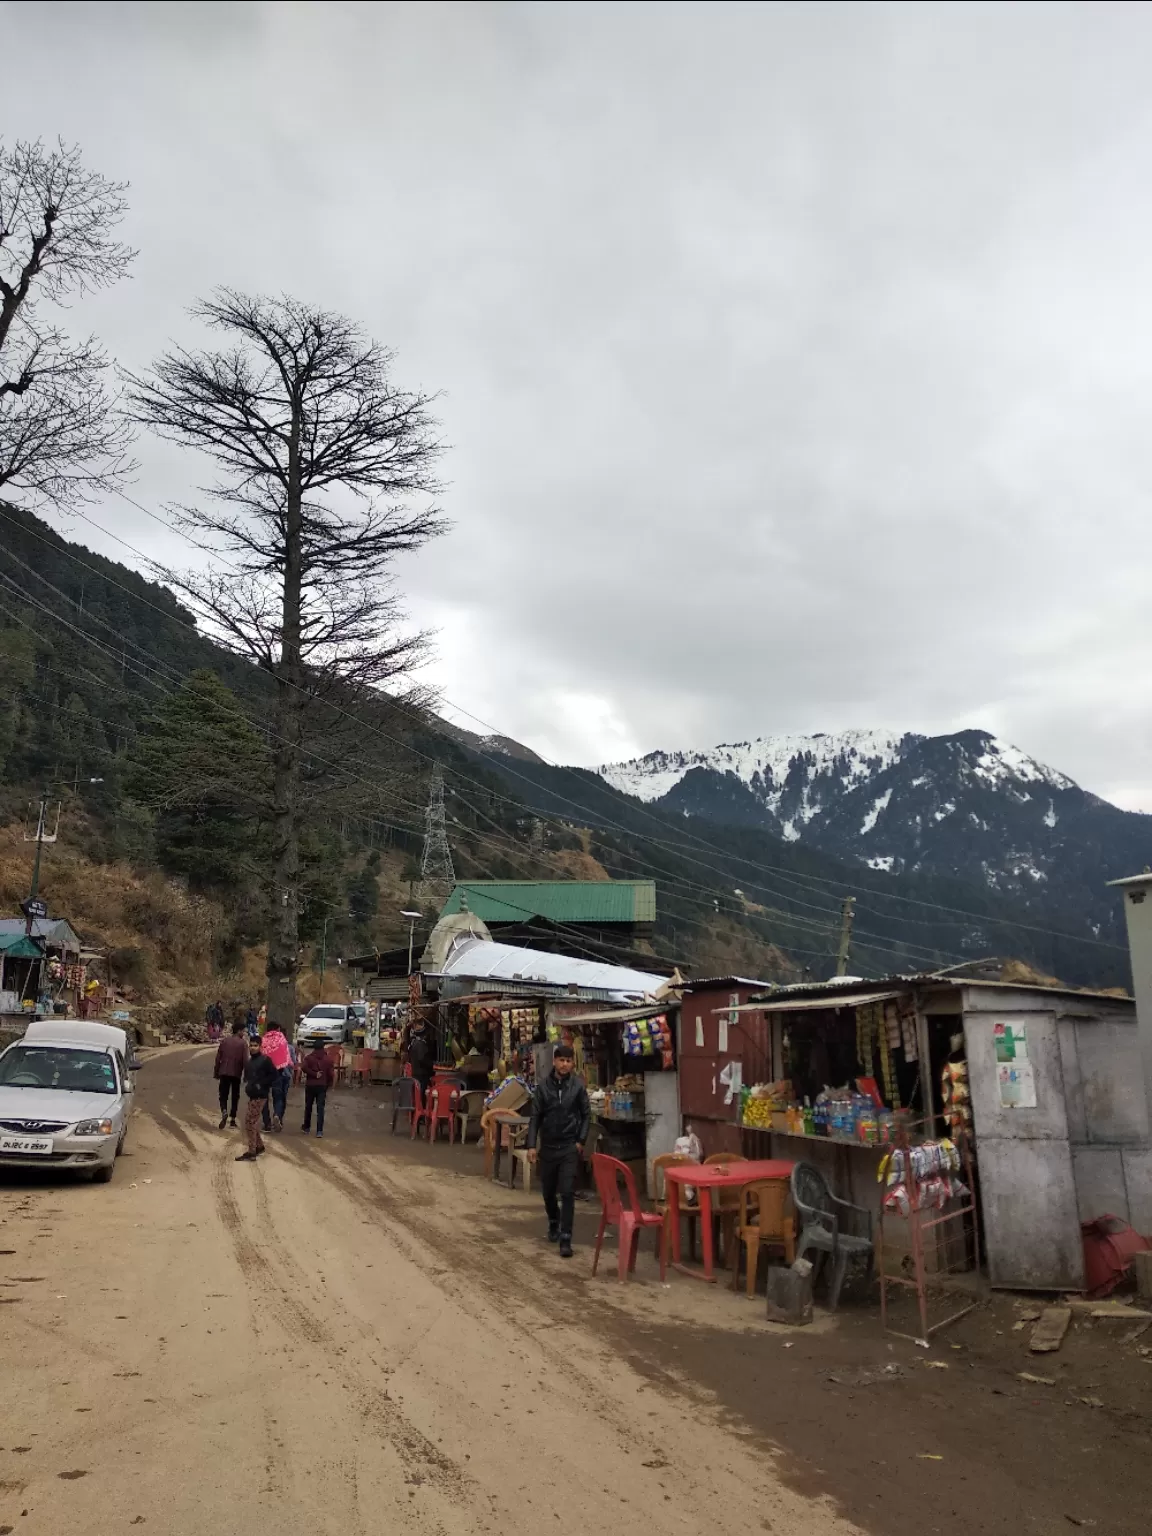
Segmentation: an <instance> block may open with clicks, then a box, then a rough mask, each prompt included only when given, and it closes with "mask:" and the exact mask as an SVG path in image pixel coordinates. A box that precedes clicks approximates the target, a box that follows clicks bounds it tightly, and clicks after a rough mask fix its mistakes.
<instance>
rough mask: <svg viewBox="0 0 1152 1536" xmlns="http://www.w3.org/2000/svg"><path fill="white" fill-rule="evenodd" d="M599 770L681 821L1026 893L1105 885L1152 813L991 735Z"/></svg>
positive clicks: (791, 749)
mask: <svg viewBox="0 0 1152 1536" xmlns="http://www.w3.org/2000/svg"><path fill="white" fill-rule="evenodd" d="M599 771H600V774H601V776H602V777H603V778H604V779H606V780H607V782H608V783H609V784H611V785H613V786H614V787H615V788H616V789H619V790H621V791H623V792H624V793H625V794H629V795H634V796H636V797H637V798H638V799H641V800H645V801H648V802H650V803H653V804H656V805H659V806H660V807H661V808H662V809H667V810H674V811H677V812H679V813H681V814H683V815H685V816H699V817H704V818H707V819H709V820H712V821H719V822H725V823H728V824H730V825H731V824H736V825H745V826H746V825H753V826H759V827H763V828H766V829H767V830H769V831H771V832H774V833H775V834H776V835H777V836H778V837H782V838H784V839H785V840H786V841H789V842H800V841H802V842H807V843H811V844H813V845H814V846H816V847H819V848H822V849H824V850H825V851H827V852H829V853H834V854H836V855H838V856H839V857H841V858H848V859H856V860H859V861H861V862H863V863H866V864H868V865H870V866H871V867H872V868H873V869H878V870H887V871H891V872H896V873H899V872H901V871H911V870H923V871H925V872H930V873H933V874H948V875H955V876H958V877H961V878H963V879H966V880H977V881H979V882H980V883H981V884H983V885H986V886H991V887H993V888H996V889H1000V890H1004V891H1017V892H1021V893H1028V892H1034V891H1036V890H1037V887H1039V886H1042V885H1046V884H1047V882H1049V881H1051V880H1055V881H1056V882H1057V883H1059V884H1061V885H1065V884H1066V883H1067V881H1068V880H1069V878H1070V877H1072V878H1075V879H1076V880H1077V882H1079V881H1081V880H1083V881H1087V882H1088V883H1089V884H1090V885H1091V886H1093V887H1096V888H1097V889H1099V888H1100V887H1101V886H1102V884H1103V881H1104V880H1105V878H1113V877H1115V875H1117V874H1121V873H1123V872H1124V869H1125V868H1126V867H1127V864H1128V863H1131V862H1132V860H1133V857H1134V855H1135V851H1136V846H1137V845H1139V846H1141V847H1143V846H1144V844H1145V843H1147V842H1148V840H1149V837H1150V836H1152V818H1148V817H1144V816H1136V815H1134V814H1132V813H1130V812H1125V811H1120V810H1118V809H1117V808H1116V807H1115V806H1110V805H1108V804H1106V803H1105V802H1104V801H1102V800H1100V799H1099V798H1098V797H1097V796H1095V795H1091V794H1089V793H1087V792H1086V791H1085V790H1083V789H1081V788H1080V787H1079V786H1078V785H1077V784H1075V783H1074V782H1073V781H1072V780H1071V779H1070V778H1068V777H1067V775H1066V774H1063V773H1058V772H1057V771H1056V770H1055V769H1052V768H1049V767H1046V766H1045V765H1044V764H1043V763H1040V762H1037V761H1036V759H1035V758H1032V757H1029V756H1028V755H1027V753H1025V752H1021V751H1020V750H1019V749H1018V748H1016V747H1013V746H1010V745H1009V744H1008V743H1007V742H1004V741H1000V740H998V739H997V738H996V737H995V736H992V735H990V734H989V733H988V732H987V731H977V730H971V731H960V732H958V733H956V734H955V735H950V736H921V735H917V734H915V733H914V732H906V733H904V734H903V735H901V734H898V733H896V732H892V731H844V732H840V733H838V734H828V735H823V734H821V735H815V736H769V737H762V738H760V739H758V740H755V741H746V742H736V743H727V744H725V745H722V746H718V747H714V748H713V749H712V750H710V751H706V752H650V753H649V754H648V755H647V756H646V757H642V758H637V759H635V760H634V761H632V762H627V763H612V764H608V765H607V766H605V767H603V768H601V769H600V770H599ZM1073 871H1075V872H1076V873H1075V875H1074V876H1073Z"/></svg>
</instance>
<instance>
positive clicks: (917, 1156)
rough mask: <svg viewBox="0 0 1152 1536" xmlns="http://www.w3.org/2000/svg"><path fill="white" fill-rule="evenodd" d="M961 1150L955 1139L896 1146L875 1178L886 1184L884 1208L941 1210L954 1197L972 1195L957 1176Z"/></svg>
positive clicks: (904, 1212) (901, 1212)
mask: <svg viewBox="0 0 1152 1536" xmlns="http://www.w3.org/2000/svg"><path fill="white" fill-rule="evenodd" d="M959 1172H960V1153H959V1151H958V1149H957V1147H956V1144H955V1142H953V1141H949V1140H947V1139H946V1140H944V1141H926V1142H923V1143H921V1145H919V1146H915V1147H897V1148H895V1150H894V1151H892V1152H890V1153H889V1154H888V1156H887V1157H884V1158H882V1159H881V1161H880V1167H879V1168H878V1169H877V1171H876V1177H877V1179H878V1180H879V1181H880V1182H881V1183H884V1184H886V1185H887V1188H886V1189H885V1192H884V1208H885V1210H889V1211H895V1212H896V1213H897V1214H898V1215H900V1216H907V1215H909V1214H910V1213H911V1212H912V1211H922V1210H927V1209H935V1210H940V1211H942V1210H943V1209H944V1207H945V1206H946V1205H947V1204H948V1201H949V1200H951V1199H960V1198H963V1197H964V1196H966V1195H968V1194H970V1191H969V1189H968V1186H967V1185H966V1184H965V1183H963V1182H962V1181H961V1180H960V1179H959V1178H957V1177H956V1175H957V1174H958V1173H959Z"/></svg>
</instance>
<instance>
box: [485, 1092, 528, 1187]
mask: <svg viewBox="0 0 1152 1536" xmlns="http://www.w3.org/2000/svg"><path fill="white" fill-rule="evenodd" d="M519 1118H520V1116H519V1115H517V1114H516V1113H515V1112H514V1111H513V1110H510V1109H486V1110H485V1111H484V1113H483V1114H482V1115H481V1116H480V1130H481V1132H482V1133H483V1136H484V1177H485V1178H486V1179H490V1178H491V1177H492V1175H493V1173H494V1171H495V1166H496V1138H497V1136H499V1135H500V1133H501V1131H502V1130H503V1131H504V1132H505V1134H507V1131H506V1128H505V1127H504V1126H503V1122H504V1121H505V1120H519Z"/></svg>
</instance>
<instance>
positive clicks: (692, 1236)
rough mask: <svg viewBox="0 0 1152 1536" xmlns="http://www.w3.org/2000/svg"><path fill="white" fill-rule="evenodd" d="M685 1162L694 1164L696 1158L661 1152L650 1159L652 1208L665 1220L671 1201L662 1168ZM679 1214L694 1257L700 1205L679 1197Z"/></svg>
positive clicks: (673, 1166) (669, 1210) (658, 1246)
mask: <svg viewBox="0 0 1152 1536" xmlns="http://www.w3.org/2000/svg"><path fill="white" fill-rule="evenodd" d="M685 1163H692V1164H694V1165H695V1164H696V1159H695V1158H693V1157H686V1156H685V1155H684V1154H683V1153H682V1152H661V1154H660V1156H659V1157H654V1158H653V1159H652V1209H653V1210H654V1211H656V1212H657V1213H658V1214H659V1215H661V1216H663V1217H664V1220H665V1222H667V1221H668V1220H670V1212H671V1210H672V1202H671V1201H670V1200H669V1198H668V1186H667V1184H665V1182H664V1170H665V1168H679V1167H682V1166H683V1165H684V1164H685ZM697 1166H698V1165H697ZM680 1215H681V1218H682V1219H684V1220H685V1221H687V1223H688V1252H689V1255H690V1256H691V1257H692V1258H693V1259H694V1258H695V1257H696V1223H697V1222H698V1221H699V1220H700V1207H699V1206H698V1205H685V1204H684V1201H683V1199H681V1201H680ZM656 1252H657V1253H659V1252H660V1238H659V1237H657V1239H656Z"/></svg>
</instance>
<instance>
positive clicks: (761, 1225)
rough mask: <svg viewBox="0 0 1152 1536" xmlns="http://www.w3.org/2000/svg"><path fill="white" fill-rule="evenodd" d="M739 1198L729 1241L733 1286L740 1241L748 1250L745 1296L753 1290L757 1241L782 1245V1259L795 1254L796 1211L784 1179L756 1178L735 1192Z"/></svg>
mask: <svg viewBox="0 0 1152 1536" xmlns="http://www.w3.org/2000/svg"><path fill="white" fill-rule="evenodd" d="M735 1193H736V1195H737V1197H738V1204H737V1209H736V1222H735V1228H734V1231H733V1234H732V1236H733V1242H732V1289H733V1290H735V1289H736V1284H737V1279H738V1277H739V1273H740V1244H741V1243H743V1244H744V1246H745V1247H746V1248H747V1250H748V1261H747V1265H746V1267H747V1270H748V1295H749V1296H752V1295H754V1294H755V1291H756V1269H757V1266H758V1264H759V1262H760V1244H761V1243H764V1244H767V1245H769V1246H771V1247H773V1248H783V1250H784V1262H785V1263H786V1264H791V1263H792V1261H793V1259H795V1257H796V1213H795V1208H794V1206H793V1204H792V1190H791V1187H790V1185H789V1183H788V1180H787V1179H757V1180H756V1182H755V1183H754V1184H743V1185H741V1187H740V1188H739V1189H738V1190H736V1191H735Z"/></svg>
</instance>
